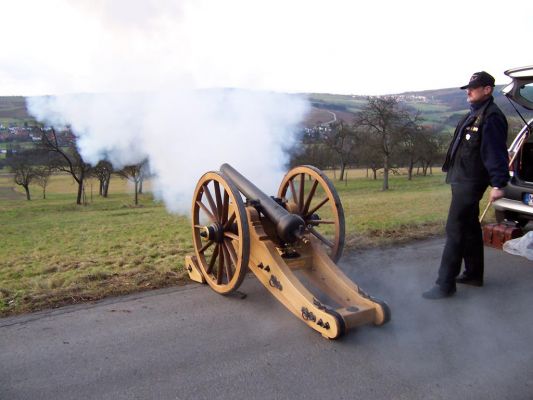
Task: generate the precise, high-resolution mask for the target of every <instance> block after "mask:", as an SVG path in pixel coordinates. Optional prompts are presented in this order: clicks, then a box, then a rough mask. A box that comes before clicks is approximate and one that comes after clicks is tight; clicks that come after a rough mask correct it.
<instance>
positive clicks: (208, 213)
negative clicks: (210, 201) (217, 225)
mask: <svg viewBox="0 0 533 400" xmlns="http://www.w3.org/2000/svg"><path fill="white" fill-rule="evenodd" d="M196 204H198V205H199V206H200V208H201V209H202V210H204V212H205V213H206V214H207V217H208V218H209V219H210V220H211V222H213V223H214V222H217V220H216V218H215V216H214V215H213V214H212V213H211V211H209V210H208V209H207V207H206V205H205V204H204V203H202V202H201V201H200V200H196Z"/></svg>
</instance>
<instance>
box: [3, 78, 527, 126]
mask: <svg viewBox="0 0 533 400" xmlns="http://www.w3.org/2000/svg"><path fill="white" fill-rule="evenodd" d="M502 88H503V86H497V87H496V90H495V94H494V98H495V101H496V103H497V104H498V106H500V108H501V109H502V110H503V111H504V113H505V114H506V115H507V117H508V118H509V119H510V123H513V121H514V122H515V123H516V124H518V125H520V124H521V122H520V119H519V117H518V116H517V113H516V111H515V110H514V109H513V107H512V105H511V104H510V102H509V101H508V100H507V99H506V98H505V97H504V96H503V95H502V94H501V89H502ZM307 96H308V98H309V101H310V103H311V111H310V112H309V114H308V115H307V118H306V120H305V121H304V125H305V126H306V127H312V126H315V125H319V124H325V123H328V122H332V121H334V120H339V119H342V120H344V121H351V120H352V119H353V118H354V115H355V113H357V112H358V111H360V110H361V108H362V107H363V106H364V104H365V102H366V97H365V96H359V95H337V94H327V93H310V94H307ZM392 96H397V97H398V98H399V99H400V100H401V101H402V102H403V103H404V105H405V106H406V107H407V108H408V109H412V110H418V111H420V113H421V115H422V118H423V119H424V120H425V121H426V123H427V124H432V125H439V126H441V127H443V128H444V129H445V130H450V129H453V128H454V126H455V124H456V123H457V121H458V120H459V118H460V117H461V115H462V114H464V113H465V112H466V111H467V110H468V103H467V102H466V96H465V93H464V92H463V91H462V90H459V89H458V88H447V89H437V90H424V91H416V92H415V91H413V92H405V93H399V94H393V95H392ZM518 108H519V110H520V112H523V115H524V117H525V118H526V119H527V120H529V119H531V118H533V112H531V111H530V112H526V111H527V110H524V109H523V108H522V107H520V106H518ZM24 123H26V124H29V125H33V124H34V123H35V122H34V119H33V118H32V116H31V115H29V113H28V111H27V109H26V102H25V98H24V97H22V96H8V97H1V96H0V125H2V126H3V127H4V129H6V128H8V127H10V126H23V125H24Z"/></svg>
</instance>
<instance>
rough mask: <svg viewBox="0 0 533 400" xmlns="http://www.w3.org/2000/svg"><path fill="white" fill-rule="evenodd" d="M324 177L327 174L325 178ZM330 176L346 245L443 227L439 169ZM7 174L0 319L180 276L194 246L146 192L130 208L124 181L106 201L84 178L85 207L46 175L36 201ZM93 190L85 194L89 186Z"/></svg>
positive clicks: (181, 223)
mask: <svg viewBox="0 0 533 400" xmlns="http://www.w3.org/2000/svg"><path fill="white" fill-rule="evenodd" d="M330 175H331V174H330ZM348 177H349V179H348V182H347V183H345V182H340V183H339V182H336V186H337V189H338V192H339V195H340V197H341V201H342V203H343V206H344V213H345V217H346V228H347V246H348V249H352V250H353V249H357V248H365V247H369V246H380V245H389V244H392V243H398V242H405V241H408V240H413V239H419V238H426V237H429V236H431V235H435V234H441V233H442V232H443V226H444V219H445V216H446V212H447V208H448V201H449V188H448V187H447V185H445V184H444V183H443V180H444V179H443V176H442V174H440V173H438V174H435V175H432V176H426V177H422V176H415V177H414V179H413V181H411V182H409V181H407V178H406V176H405V175H399V176H392V177H391V180H390V187H391V189H390V190H389V191H387V192H383V191H381V185H382V182H381V180H379V179H378V180H377V181H374V180H371V179H368V178H366V177H365V175H364V172H363V171H349V172H348ZM13 186H14V185H13V183H12V181H11V177H10V176H8V175H7V174H5V173H4V174H3V175H0V215H1V227H2V228H1V230H0V242H1V243H2V246H1V248H0V260H1V262H0V315H9V314H16V313H22V312H28V311H32V310H38V309H43V308H50V307H56V306H60V305H64V304H71V303H77V302H82V301H89V300H95V299H99V298H102V297H105V296H109V295H116V294H123V293H130V292H135V291H140V290H147V289H152V288H159V287H163V286H168V285H175V284H179V283H181V282H184V281H186V280H187V279H188V278H187V277H186V274H185V273H184V269H183V264H184V257H185V255H186V254H191V253H192V252H193V247H192V242H191V232H190V225H189V224H190V222H189V220H188V218H187V217H184V216H177V215H173V214H169V213H168V212H167V211H166V209H165V207H164V206H163V205H162V204H160V203H158V202H155V201H154V200H153V198H152V196H151V195H149V194H144V195H142V196H141V204H140V206H139V207H133V206H132V204H133V196H132V194H131V189H130V187H129V186H128V185H127V183H126V182H124V181H122V180H120V179H119V178H113V180H112V182H111V186H110V196H109V198H107V199H103V198H100V197H99V196H97V195H96V190H97V187H98V186H97V182H96V181H95V182H93V183H92V185H91V183H88V185H87V186H86V187H87V189H86V190H87V194H86V197H87V201H88V204H87V205H85V206H76V205H75V193H76V185H74V183H73V182H72V179H71V178H70V177H68V176H66V175H62V176H54V177H53V178H52V181H51V184H50V185H49V188H48V190H47V198H46V200H43V199H42V195H41V188H40V187H32V188H31V189H32V190H31V192H32V196H33V199H32V200H31V201H26V200H25V198H24V196H23V195H22V194H21V193H22V191H21V190H20V188H18V187H17V188H16V191H14V190H13V188H12V187H13ZM91 186H92V187H93V192H94V193H93V195H92V199H91V195H90V190H91V189H90V188H91Z"/></svg>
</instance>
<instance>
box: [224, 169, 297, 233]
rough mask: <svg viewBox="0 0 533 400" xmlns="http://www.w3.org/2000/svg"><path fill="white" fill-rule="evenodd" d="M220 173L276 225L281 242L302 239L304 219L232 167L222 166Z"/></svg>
mask: <svg viewBox="0 0 533 400" xmlns="http://www.w3.org/2000/svg"><path fill="white" fill-rule="evenodd" d="M220 172H222V173H223V174H224V175H225V176H226V177H228V178H229V179H230V180H231V181H232V182H233V183H234V184H235V186H236V187H237V189H239V191H240V192H241V193H242V194H243V195H244V196H246V198H247V199H248V200H250V201H254V202H256V203H257V208H258V209H259V211H261V212H262V213H263V214H265V215H266V216H267V218H268V219H270V221H272V222H273V223H274V224H275V226H276V232H277V234H278V236H279V237H280V239H281V240H283V241H284V242H286V243H293V242H295V241H296V240H298V239H300V238H302V234H303V231H304V229H305V221H304V220H303V218H302V217H300V216H299V215H296V214H291V213H290V212H288V211H287V210H285V209H284V208H283V207H282V206H280V205H279V204H278V203H276V202H275V201H274V200H273V199H272V198H270V197H269V196H267V195H266V194H265V193H263V192H262V191H261V190H260V189H259V188H258V187H257V186H255V185H254V184H253V183H252V182H250V181H249V180H248V179H246V178H245V177H244V176H242V175H241V174H240V173H239V172H238V171H237V170H236V169H235V168H233V167H232V166H231V165H229V164H222V166H221V167H220Z"/></svg>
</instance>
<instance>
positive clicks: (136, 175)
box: [117, 160, 148, 206]
mask: <svg viewBox="0 0 533 400" xmlns="http://www.w3.org/2000/svg"><path fill="white" fill-rule="evenodd" d="M147 162H148V160H144V161H142V162H140V163H138V164H133V165H127V166H125V167H124V168H122V169H121V170H120V171H117V174H118V175H120V176H122V177H123V178H126V179H127V180H129V181H130V182H133V184H134V185H135V200H134V202H135V205H136V206H137V205H139V183H140V182H141V180H142V178H143V168H145V165H146V164H147Z"/></svg>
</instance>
